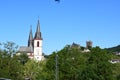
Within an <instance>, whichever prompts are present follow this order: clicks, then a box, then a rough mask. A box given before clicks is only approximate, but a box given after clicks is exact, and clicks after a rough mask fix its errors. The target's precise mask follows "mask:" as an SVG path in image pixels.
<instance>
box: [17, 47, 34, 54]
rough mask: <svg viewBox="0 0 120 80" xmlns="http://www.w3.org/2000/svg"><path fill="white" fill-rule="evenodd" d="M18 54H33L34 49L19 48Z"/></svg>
mask: <svg viewBox="0 0 120 80" xmlns="http://www.w3.org/2000/svg"><path fill="white" fill-rule="evenodd" d="M18 52H26V53H31V52H33V48H32V47H27V46H21V47H20V48H19V50H18Z"/></svg>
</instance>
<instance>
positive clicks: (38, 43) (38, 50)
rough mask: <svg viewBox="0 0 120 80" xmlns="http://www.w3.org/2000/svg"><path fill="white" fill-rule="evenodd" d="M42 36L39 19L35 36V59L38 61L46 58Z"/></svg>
mask: <svg viewBox="0 0 120 80" xmlns="http://www.w3.org/2000/svg"><path fill="white" fill-rule="evenodd" d="M42 40H43V39H42V36H41V32H40V22H39V20H38V23H37V29H36V33H35V36H34V46H33V47H34V53H33V54H34V59H35V60H37V61H41V60H43V59H44V56H43V54H42Z"/></svg>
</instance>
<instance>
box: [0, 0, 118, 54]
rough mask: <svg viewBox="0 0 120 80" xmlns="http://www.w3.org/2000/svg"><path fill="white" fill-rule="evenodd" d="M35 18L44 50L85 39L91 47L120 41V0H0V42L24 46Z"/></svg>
mask: <svg viewBox="0 0 120 80" xmlns="http://www.w3.org/2000/svg"><path fill="white" fill-rule="evenodd" d="M38 19H39V20H40V30H41V32H42V37H43V52H44V53H45V54H51V53H52V52H54V51H58V50H61V49H62V48H64V47H65V46H66V45H68V44H72V43H73V42H75V43H77V44H80V45H81V46H86V41H89V40H91V41H92V42H93V46H94V47H95V46H100V47H101V48H108V47H113V46H117V45H120V35H119V34H120V0H61V1H60V2H59V3H57V2H55V1H54V0H0V42H1V43H3V42H7V41H12V42H15V43H16V44H17V45H19V46H27V42H28V36H29V32H30V25H32V32H33V36H34V34H35V31H36V27H37V21H38Z"/></svg>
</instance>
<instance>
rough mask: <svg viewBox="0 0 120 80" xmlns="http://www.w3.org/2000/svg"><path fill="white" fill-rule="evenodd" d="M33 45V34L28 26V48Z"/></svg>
mask: <svg viewBox="0 0 120 80" xmlns="http://www.w3.org/2000/svg"><path fill="white" fill-rule="evenodd" d="M32 44H33V34H32V26H30V33H29V39H28V47H29V46H32Z"/></svg>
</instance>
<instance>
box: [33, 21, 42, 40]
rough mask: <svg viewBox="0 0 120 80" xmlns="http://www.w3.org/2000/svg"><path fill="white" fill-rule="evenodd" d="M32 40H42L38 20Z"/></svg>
mask: <svg viewBox="0 0 120 80" xmlns="http://www.w3.org/2000/svg"><path fill="white" fill-rule="evenodd" d="M34 39H42V37H41V32H40V22H39V20H38V24H37V29H36V33H35V37H34Z"/></svg>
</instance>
